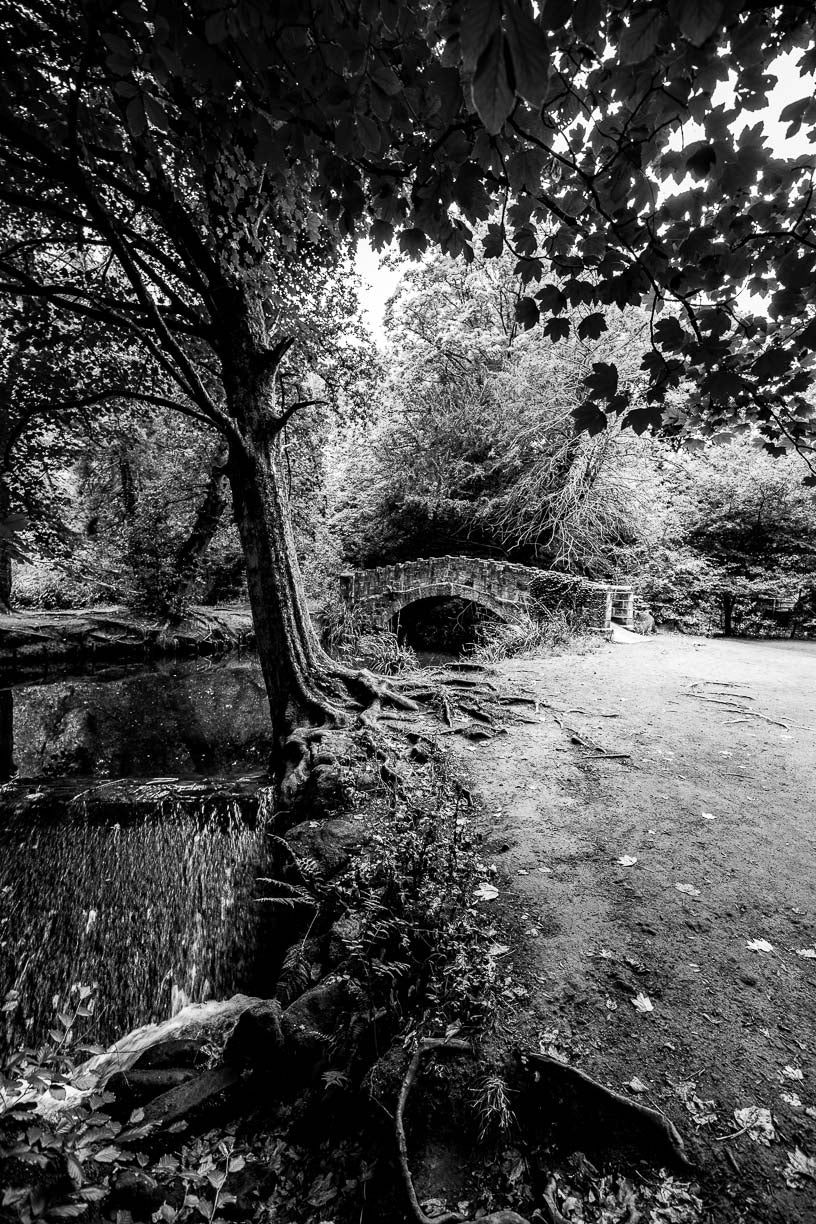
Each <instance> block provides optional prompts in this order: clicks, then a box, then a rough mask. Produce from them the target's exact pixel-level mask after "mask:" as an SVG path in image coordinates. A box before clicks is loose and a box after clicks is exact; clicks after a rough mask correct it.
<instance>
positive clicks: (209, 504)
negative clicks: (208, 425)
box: [167, 447, 228, 621]
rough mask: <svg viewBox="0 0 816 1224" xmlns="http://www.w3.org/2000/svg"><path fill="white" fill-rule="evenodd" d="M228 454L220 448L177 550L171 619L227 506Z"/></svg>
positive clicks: (181, 607) (183, 601)
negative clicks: (187, 529) (196, 511)
mask: <svg viewBox="0 0 816 1224" xmlns="http://www.w3.org/2000/svg"><path fill="white" fill-rule="evenodd" d="M227 484H228V476H227V453H226V450H225V449H222V448H220V447H219V450H218V452H217V454H216V456H215V458H214V460H213V462H212V466H211V468H210V476H209V479H208V481H207V487H206V489H205V491H204V497H203V499H202V501H201V504H200V506H199V507H198V513H197V514H196V517H195V522H194V523H193V526H192V528H191V530H190V534H189V535H188V536H187V539H186V540H185V541H184V542H183V543H182V544H181V546H180V547H179V549H178V551H177V553H176V563H175V566H174V569H175V572H176V574H177V581H176V584H175V587H174V588H173V590H172V591H170V592H169V595H168V600H167V604H168V606H167V614H168V616H169V618H170V620H171V621H176V620H178V619H179V618H180V617H181V616H182V615H183V612H184V607H185V605H186V603H187V599H188V597H189V594H190V590H191V588H192V585H193V582H194V581H195V578H196V571H197V569H198V563H199V561H200V560H201V558H202V557H203V555H204V553H205V552H206V551H207V549H208V548H209V546H210V544H211V543H212V539H213V536H214V535H215V533H216V531H217V530H218V526H219V524H220V522H221V519H222V517H223V514H224V511H225V509H226V507H227Z"/></svg>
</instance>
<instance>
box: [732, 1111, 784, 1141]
mask: <svg viewBox="0 0 816 1224" xmlns="http://www.w3.org/2000/svg"><path fill="white" fill-rule="evenodd" d="M734 1117H735V1119H736V1122H737V1126H739V1127H740V1129H741V1130H743V1131H745V1132H746V1133H747V1134H748V1137H749V1138H750V1139H753V1141H754V1143H764V1144H765V1146H766V1147H770V1146H771V1143H772V1141H773V1140H774V1139H775V1138H776V1131H775V1130H774V1124H773V1118H772V1117H771V1111H770V1109H763V1108H762V1106H761V1105H747V1106H746V1107H745V1109H735V1110H734Z"/></svg>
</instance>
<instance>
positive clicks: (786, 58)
mask: <svg viewBox="0 0 816 1224" xmlns="http://www.w3.org/2000/svg"><path fill="white" fill-rule="evenodd" d="M800 55H801V52H800V51H792V52H789V53H788V54H786V55H781V56H780V57H779V59H777V60H776V61H775V62H774V64H773V65H772V66H771V67H770V68H769V72H770V73H771V74H772V75H773V76H775V77H776V78H777V83H776V85H775V86H774V87H773V89H772V90H771V93H770V95H769V99H768V106H767V107H766V109H765V110H761V111H745V112H744V115H743V116H741V117H740V118H739V119H738V120H737V125H738V127H737V130H738V132H739V131H742V128H743V127H744V126H745V125H746V124H747V125H748V126H753V125H754V124H755V123H757V122H758V121H759V120H760V119H761V120H762V122H763V123H764V125H765V134H766V143H767V144H768V145H770V147H771V148H772V149H773V151H774V153H776V155H777V156H779V157H799V156H800V155H801V154H803V153H808V152H810V150H811V145H810V142H809V140H808V137H807V134H806V133H805V132H803V131H801V130H800V131H799V132H798V133H797V135H796V136H794V137H793V138H792V139H790V140H788V139H787V137H786V136H785V132H786V130H787V126H788V125H787V124H785V123H780V122H779V114H780V111H782V110H784V108H785V107H786V106H788V105H789V104H790V103H791V102H796V101H797V100H798V99H799V98H804V97H807V96H809V95H810V96H812V95H813V93H814V91H816V83H815V82H814V78H813V77H801V76H800V75H799V69H798V68H797V67H796V61H797V59H798V58H799V56H800ZM728 94H729V91H728V90H727V89H725V88H721V89H718V90H717V92H716V93H715V95H714V99H713V100H714V104H715V105H719V104H720V103H721V102H725V103H726V104H728V102H729V101H731V100H732V99H729V96H728ZM701 135H702V131H701V129H700V128H698V127H697V125H696V124H692V123H688V124H686V125H685V127H684V129H683V134H682V136H681V135H680V134H679V133H678V137H677V141H678V144H680V142H681V141H682V142H683V143H685V144H689V143H690V142H691V141H693V140H699V139H700V137H701ZM680 189H681V186H680V185H677V186H675V188H674V190H680ZM356 266H357V272H358V274H359V276H360V280H361V281H362V286H363V288H362V293H361V298H362V301H363V312H364V315H365V317H366V320H367V322H368V326H369V327H370V329H371V332H372V334H373V335H374V336H375V338H377V339H381V338H382V334H383V331H382V325H383V316H384V314H385V304H386V302H387V301H388V299H389V298H390V297H391V294H392V293H393V292H394V290H395V289H396V287H397V285H398V284H399V282H400V279H401V277H402V271H401V269H400V268H395V267H386V266H385V265H384V263H383V261H382V257H381V255H380V254H378V253H377V252H376V251H374V250H372V248H371V247H370V246H369V244H368V243H367V242H365V241H362V242H360V243H359V244H358V246H357V255H356Z"/></svg>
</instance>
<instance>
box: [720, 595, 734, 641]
mask: <svg viewBox="0 0 816 1224" xmlns="http://www.w3.org/2000/svg"><path fill="white" fill-rule="evenodd" d="M721 598H722V610H723V635H724V636H725V637H733V634H734V603H735V600H734V596H733V595H732V594H730V592H727V593H725V594H724V595H722V596H721Z"/></svg>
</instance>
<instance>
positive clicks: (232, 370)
mask: <svg viewBox="0 0 816 1224" xmlns="http://www.w3.org/2000/svg"><path fill="white" fill-rule="evenodd" d="M0 33H2V36H3V40H4V44H5V46H6V50H7V71H6V72H5V74H4V76H3V81H2V85H0V166H2V172H3V173H2V176H0V177H1V178H2V188H0V199H2V201H3V202H4V204H5V206H6V207H7V209H8V210H9V211H10V212H11V214H12V215H13V218H14V222H15V224H17V225H21V226H23V228H24V229H25V231H26V233H27V235H28V237H27V239H26V241H25V242H24V243H22V244H21V243H19V242H16V241H12V242H4V243H3V246H2V250H1V251H0V276H2V281H0V292H4V293H5V294H6V295H9V296H11V297H15V298H32V299H34V300H40V301H42V300H47V301H49V302H50V303H51V305H52V307H53V308H54V310H55V311H57V312H58V313H59V314H60V315H61V316H63V317H70V318H74V319H76V318H81V319H90V320H93V321H95V322H99V323H102V324H103V325H104V327H105V328H107V329H110V330H112V331H115V332H116V333H117V334H118V335H119V336H120V337H123V338H125V339H126V340H127V341H128V342H129V343H132V344H133V345H134V346H135V348H136V349H137V350H138V351H139V353H140V354H141V355H142V357H143V358H144V360H146V361H149V362H150V363H151V364H152V365H154V366H155V368H156V369H158V370H159V371H160V372H161V374H162V376H163V377H164V378H165V379H166V380H167V386H165V387H163V388H162V390H161V391H160V392H159V393H158V394H155V393H153V392H151V393H150V394H151V395H152V396H153V399H152V402H154V404H155V406H156V407H162V408H164V409H165V410H167V411H178V412H181V413H183V414H185V415H186V416H187V417H188V419H189V418H192V419H195V420H197V421H200V422H202V421H203V422H206V423H207V424H208V425H209V426H210V427H212V428H213V429H214V430H215V431H216V432H218V433H219V434H220V435H221V436H222V437H223V438H224V439H226V440H227V442H228V445H229V449H230V461H229V462H230V469H229V470H230V479H231V483H232V488H233V493H234V494H235V495H237V496H235V497H234V505H235V510H236V515H237V519H238V523H239V530H240V534H241V540H242V547H243V549H244V552H245V555H246V557H247V562H248V578H249V592H250V598H251V600H252V603H253V606H254V608H255V611H256V621H257V628H258V630H259V641H260V645H261V651H262V655H263V657H264V660H265V676H266V682H267V685H268V687H269V689H270V706H271V710H272V714H273V719H274V720H275V722H276V725H280V727H281V728H282V727H283V724H284V723H285V722H286V718H287V715H286V713H285V712H286V711H287V710H288V709H290V707H291V705H292V702H291V698H292V694H293V693H297V695H298V700H299V702H300V704H301V705H302V706H306V707H307V708H309V709H310V710H314V709H315V708H320V707H321V705H325V700H324V699H322V698H320V697H319V696H318V694H317V693H316V691H315V686H317V687H318V688H319V687H321V684H322V682H323V680H324V675H323V673H324V672H327V671H328V670H329V669H328V667H327V664H326V661H325V660H324V659H322V658H321V656H320V654H319V652H318V650H317V646H316V643H314V642H313V641H312V640H311V639H310V637H309V632H308V625H307V620H306V618H305V617H304V616H303V615H301V614H300V612H302V602H303V593H302V589H301V585H300V578H299V574H298V570H297V565H296V563H295V560H294V558H293V557H292V555H291V554H292V552H293V546H292V539H291V533H290V532H289V529H288V527H287V526H286V524H285V521H284V520H285V504H284V499H283V498H282V497H281V489H282V487H283V486H282V481H283V479H284V477H283V474H282V473H283V466H284V465H283V464H282V462H281V460H282V447H283V446H284V443H283V441H282V435H283V433H284V430H285V428H286V426H287V424H288V422H289V421H290V420H291V418H292V416H293V414H294V413H295V412H297V411H300V410H301V409H302V407H303V405H304V404H308V403H309V402H310V401H311V399H312V398H313V397H312V395H311V393H310V392H308V390H307V391H306V396H307V398H304V395H303V394H301V391H300V390H299V389H298V390H297V391H294V390H292V389H291V388H288V387H287V382H286V378H287V373H288V370H289V367H286V366H285V365H284V363H285V360H286V359H287V354H288V353H289V351H290V349H291V347H292V345H293V343H294V342H295V341H296V340H298V339H299V338H301V333H302V332H303V331H305V332H308V331H309V328H310V326H311V321H310V320H311V318H312V317H313V316H314V315H315V313H317V314H319V309H320V303H319V300H318V299H319V296H320V294H319V290H318V288H317V286H318V283H319V280H320V277H319V270H320V268H321V267H322V266H325V265H327V264H331V263H332V262H334V261H336V260H338V259H339V258H341V256H342V252H343V249H344V244H345V243H346V242H347V241H348V240H349V239H350V238H353V237H355V236H358V235H361V234H368V235H369V236H370V238H371V240H372V242H373V243H374V245H375V246H377V247H381V246H383V245H385V244H388V243H389V242H390V241H391V240H392V239H396V240H397V241H398V243H399V246H400V249H401V250H402V251H403V252H404V253H406V254H408V255H409V256H411V257H414V258H416V257H418V256H420V255H422V253H423V252H424V251H425V250H426V248H427V247H428V246H429V244H432V245H434V246H436V247H438V248H439V249H440V250H441V251H442V253H443V254H446V255H449V256H451V257H454V258H457V257H461V259H462V260H463V261H465V262H467V261H469V260H470V259H472V257H473V253H474V226H476V225H477V224H479V223H483V222H487V225H488V228H487V233H486V235H485V236H484V238H483V240H482V243H481V245H482V250H483V251H484V253H485V255H486V256H488V257H489V258H496V257H499V256H501V255H502V254H503V253H504V252H506V251H508V252H510V254H511V255H512V256H513V258H514V259H515V260H516V265H515V271H516V273H517V275H518V276H519V277H520V279H521V281H522V282H523V284H524V287H525V292H524V294H523V295H521V296H519V297H518V300H517V301H516V302H515V306H514V313H515V320H516V323H517V324H518V325H520V326H521V327H523V328H525V329H528V328H529V329H532V328H534V327H535V326H536V325H540V329H541V334H542V335H543V336H545V337H546V338H547V340H548V341H552V342H553V343H560V342H562V341H563V340H565V339H566V338H568V337H572V335H573V332H575V333H576V335H577V338H578V340H580V341H583V340H595V339H599V338H601V337H603V336H604V335H605V334H606V332H607V331H610V330H612V329H611V327H610V316H612V315H613V314H614V311H615V310H616V309H619V308H620V309H622V308H625V307H631V306H635V307H641V308H644V309H645V310H646V311H647V312H648V315H647V325H646V328H645V329H644V335H643V338H642V343H641V344H640V345H639V349H640V353H641V356H642V362H641V370H642V377H643V382H644V389H643V391H644V393H643V395H641V393H640V392H638V394H637V395H636V394H635V392H634V391H633V389H632V387H630V386H629V385H628V382H627V380H626V379H625V378H623V379H622V378H621V370H620V369H619V363H618V362H617V361H616V360H605V359H601V360H595V361H593V362H592V368H591V370H590V371H586V372H583V373H582V377H581V379H580V383H579V389H580V402H579V403H578V404H577V405H576V406H575V408H574V410H573V413H574V420H575V422H576V424H577V425H578V426H579V427H580V429H582V430H585V431H587V432H588V433H589V434H590V435H595V434H600V433H601V432H602V431H603V430H604V429H605V428H607V426H608V423H609V422H617V423H621V422H622V423H623V424H624V425H626V426H627V427H630V428H632V429H634V430H635V431H637V432H640V431H643V430H646V429H649V428H653V427H655V426H658V425H661V424H662V425H663V426H664V427H665V428H668V429H670V430H671V431H672V432H673V433H674V434H675V435H676V436H679V437H683V436H688V435H691V436H694V435H695V434H696V433H698V432H699V431H700V430H704V431H709V432H715V433H717V434H719V435H723V434H726V433H727V434H733V433H739V432H740V431H744V430H747V429H750V427H751V422H755V423H756V425H757V428H758V430H759V433H760V436H761V437H762V439H763V440H764V442H765V443H766V444H767V445H768V446H770V447H771V448H772V449H779V448H796V449H798V450H799V451H800V453H802V454H803V456H804V457H805V459H806V460H807V461H809V460H810V451H809V449H808V448H809V447H810V445H811V443H810V440H809V439H810V437H811V434H812V417H813V413H812V405H811V403H810V401H809V399H808V398H807V392H808V390H809V388H810V386H811V381H812V364H813V350H814V346H815V345H816V321H814V309H813V307H814V294H816V288H814V286H816V277H814V275H813V273H814V269H816V247H815V246H814V242H813V211H812V210H813V207H814V204H813V193H812V189H811V186H812V184H811V180H812V165H811V161H810V159H809V158H807V157H806V158H802V159H789V160H787V161H786V160H785V159H783V158H778V157H776V156H774V155H773V154H772V152H771V151H770V150H769V149H768V147H767V145H766V144H765V138H764V131H763V125H762V122H758V123H755V124H753V125H751V123H750V121H749V122H746V123H745V124H744V125H743V126H742V127H740V125H739V124H738V123H737V119H738V116H739V114H740V112H741V111H751V110H752V109H757V108H760V107H762V106H763V104H764V103H765V102H766V100H767V97H768V93H769V90H770V87H771V84H772V82H773V76H772V74H771V72H770V71H768V69H769V67H770V66H771V65H772V64H773V62H774V61H775V59H776V58H777V57H778V56H779V55H780V54H782V53H785V54H790V53H793V52H795V51H797V50H798V51H799V52H801V55H800V58H799V61H798V64H799V68H800V71H801V72H802V73H803V74H804V75H805V76H806V77H807V75H808V74H811V73H812V72H813V70H814V68H816V58H814V57H815V56H816V50H814V46H813V24H812V15H811V14H810V12H809V10H808V8H807V7H806V6H791V5H788V6H783V7H782V8H781V9H777V10H771V9H769V8H766V7H765V6H761V5H757V6H751V7H749V8H746V7H745V6H744V5H740V4H738V3H737V2H736V0H717V2H716V3H713V4H711V5H709V6H708V7H706V8H703V7H702V6H701V5H700V4H699V3H697V2H696V0H672V2H671V3H670V4H668V5H665V6H662V7H661V8H660V9H659V10H658V9H655V6H654V5H653V4H651V3H650V2H649V0H632V2H631V3H629V4H627V5H626V6H625V7H621V5H620V4H619V3H618V0H582V3H580V4H576V5H566V4H561V3H548V4H546V5H544V6H542V7H541V9H540V11H537V12H536V11H534V8H533V6H532V5H531V4H529V3H528V2H527V0H468V2H467V3H461V2H459V0H457V2H454V0H437V2H430V0H409V2H408V3H405V4H399V5H397V4H394V3H392V0H383V2H382V3H379V2H377V0H369V2H367V3H365V4H364V5H363V7H362V9H361V10H359V11H355V12H354V14H350V13H349V12H348V11H347V10H346V8H345V7H344V6H342V5H341V6H337V5H335V4H330V3H328V2H327V0H319V2H318V3H316V4H314V5H313V6H312V7H311V8H310V9H309V10H308V13H306V14H304V12H303V6H302V5H300V4H297V3H295V2H294V0H287V2H285V3H283V4H276V5H274V6H271V7H270V6H268V5H263V4H260V3H257V0H240V3H238V4H237V5H236V4H232V3H230V4H229V5H223V6H221V7H219V5H218V4H217V3H216V4H215V5H211V4H207V5H203V4H200V3H198V2H196V3H193V4H192V5H188V6H186V7H184V8H180V7H179V6H178V5H176V4H173V3H169V2H168V0H157V3H156V4H154V5H152V6H151V7H150V9H149V10H148V9H146V8H144V7H142V5H141V4H140V3H138V2H137V3H128V4H123V5H117V6H113V7H112V6H103V7H102V8H101V9H100V8H98V7H97V6H90V5H87V4H85V3H84V2H83V0H70V3H68V4H67V6H66V5H65V4H62V3H57V2H56V0H42V2H41V3H38V4H37V5H36V6H34V7H29V8H25V7H24V8H23V9H21V8H20V6H19V5H17V4H12V3H10V0H5V3H4V4H3V6H2V8H0ZM721 86H724V87H726V92H727V95H728V97H729V100H728V101H726V102H723V103H721V104H718V105H712V96H713V94H714V92H715V90H716V89H717V88H718V87H721ZM731 97H733V105H732V103H731V101H730V98H731ZM784 121H786V122H788V123H789V124H790V128H791V130H792V131H793V132H796V131H798V130H799V129H800V128H804V129H805V130H806V131H811V130H812V129H813V127H814V125H816V110H814V105H813V101H812V90H810V89H809V88H808V87H807V85H805V86H803V96H802V98H800V99H799V100H797V101H796V102H795V103H793V104H792V105H790V106H788V107H787V108H786V110H785V112H784ZM763 295H764V297H765V298H766V300H767V302H768V312H769V313H768V316H765V315H762V314H760V313H752V312H751V308H750V305H749V306H748V308H747V309H742V308H741V307H740V306H739V305H738V303H740V302H748V303H750V302H751V300H752V296H753V298H754V299H755V298H756V297H757V296H763ZM293 300H297V302H298V304H299V305H300V306H302V307H303V310H302V316H301V318H302V319H303V320H309V322H306V323H305V324H304V326H303V327H300V326H299V325H298V324H297V323H293V322H292V319H291V312H290V311H289V307H290V305H291V303H292V301H293ZM567 308H569V309H570V310H572V311H576V310H577V311H578V312H579V314H580V316H581V317H580V321H578V320H577V319H576V318H575V317H569V315H568V312H567ZM316 335H317V343H316V345H315V361H319V359H320V353H319V348H320V343H319V340H320V337H319V331H317V332H316ZM290 360H291V359H290ZM310 364H311V363H310ZM281 375H283V381H281V378H280V376H281ZM683 379H686V380H687V382H688V385H689V386H691V387H693V388H694V398H693V399H689V401H688V402H687V403H684V404H678V403H677V402H676V399H674V398H673V396H674V393H675V392H676V391H677V390H678V389H679V387H680V386H681V382H682V380H683ZM295 381H296V382H297V381H298V380H297V379H296V380H295ZM168 388H171V390H169V389H168ZM290 392H291V393H290ZM98 394H99V398H100V399H101V398H102V397H103V396H107V395H111V394H114V395H117V396H120V397H121V396H123V395H127V396H134V395H135V396H137V397H138V396H142V398H144V393H142V392H141V391H139V389H138V388H134V387H133V386H132V385H123V380H122V379H121V378H117V377H116V375H115V373H114V376H113V378H112V379H111V380H110V381H109V382H108V384H107V386H105V388H104V389H100V391H99V393H98ZM813 479H814V480H816V475H814V476H813ZM298 605H300V606H301V607H300V612H298V613H297V614H296V613H295V611H294V610H293V609H295V608H296V607H297V606H298ZM268 606H274V607H275V608H276V609H277V613H278V614H277V615H275V616H272V617H268V616H266V614H265V612H263V609H264V608H265V607H268ZM304 626H306V628H304ZM301 637H303V638H304V640H303V641H301V640H299V638H301ZM262 638H263V639H264V640H261V639H262ZM267 639H268V640H267ZM273 660H274V664H273ZM304 661H305V662H304ZM307 672H308V673H309V674H308V675H306V674H305V673H307ZM339 682H340V681H339V680H338V683H339Z"/></svg>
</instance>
